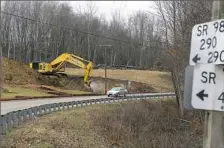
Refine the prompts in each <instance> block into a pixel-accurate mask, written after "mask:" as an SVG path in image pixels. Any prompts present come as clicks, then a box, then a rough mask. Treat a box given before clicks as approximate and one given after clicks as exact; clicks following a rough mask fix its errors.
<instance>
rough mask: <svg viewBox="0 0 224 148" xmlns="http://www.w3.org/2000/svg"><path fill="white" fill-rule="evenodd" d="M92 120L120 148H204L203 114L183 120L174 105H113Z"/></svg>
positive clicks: (160, 102)
mask: <svg viewBox="0 0 224 148" xmlns="http://www.w3.org/2000/svg"><path fill="white" fill-rule="evenodd" d="M92 117H93V118H92V119H93V120H94V122H95V123H96V126H97V127H98V128H99V129H102V130H101V135H106V136H107V137H108V140H109V141H111V142H113V143H116V144H117V145H119V148H200V147H201V146H202V132H203V131H202V130H203V126H202V120H203V119H202V117H203V113H202V112H186V114H185V117H184V118H183V119H180V118H179V117H178V115H177V108H176V103H175V102H174V101H156V102H155V101H140V102H139V103H136V102H132V103H127V104H126V103H125V104H118V105H110V106H108V107H107V108H104V110H101V111H100V112H99V113H98V114H93V115H92Z"/></svg>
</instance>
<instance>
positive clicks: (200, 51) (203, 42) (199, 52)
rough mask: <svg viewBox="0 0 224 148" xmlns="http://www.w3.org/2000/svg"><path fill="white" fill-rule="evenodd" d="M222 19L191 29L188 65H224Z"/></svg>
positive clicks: (223, 24)
mask: <svg viewBox="0 0 224 148" xmlns="http://www.w3.org/2000/svg"><path fill="white" fill-rule="evenodd" d="M223 42H224V19H221V20H216V21H212V22H208V23H203V24H197V25H195V26H194V27H193V29H192V36H191V53H190V59H189V63H190V65H195V64H197V63H203V64H224V44H223Z"/></svg>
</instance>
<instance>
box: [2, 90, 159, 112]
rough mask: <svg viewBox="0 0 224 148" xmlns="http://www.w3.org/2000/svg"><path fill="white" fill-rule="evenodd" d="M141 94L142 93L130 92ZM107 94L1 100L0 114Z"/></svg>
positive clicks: (96, 97)
mask: <svg viewBox="0 0 224 148" xmlns="http://www.w3.org/2000/svg"><path fill="white" fill-rule="evenodd" d="M153 94H163V93H147V94H144V95H153ZM131 95H142V94H131ZM105 97H107V96H76V97H61V98H44V99H32V100H18V101H14V100H13V101H2V102H1V114H2V115H4V114H6V113H8V112H12V111H17V110H22V109H26V108H30V107H35V106H39V105H44V104H51V103H60V102H70V101H81V100H89V99H99V98H105Z"/></svg>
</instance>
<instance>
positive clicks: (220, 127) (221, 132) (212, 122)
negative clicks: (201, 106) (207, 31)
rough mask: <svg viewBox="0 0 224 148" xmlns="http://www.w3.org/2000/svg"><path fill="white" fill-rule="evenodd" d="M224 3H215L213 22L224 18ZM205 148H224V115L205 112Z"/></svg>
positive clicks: (216, 112) (215, 112)
mask: <svg viewBox="0 0 224 148" xmlns="http://www.w3.org/2000/svg"><path fill="white" fill-rule="evenodd" d="M223 11H224V1H214V2H213V6H212V20H217V19H221V18H224V15H223V14H224V13H223ZM203 148H224V113H223V112H218V111H206V112H205V125H204V139H203Z"/></svg>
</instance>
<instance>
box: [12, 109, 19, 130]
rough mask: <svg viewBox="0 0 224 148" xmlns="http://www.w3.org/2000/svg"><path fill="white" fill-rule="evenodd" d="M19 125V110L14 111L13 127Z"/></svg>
mask: <svg viewBox="0 0 224 148" xmlns="http://www.w3.org/2000/svg"><path fill="white" fill-rule="evenodd" d="M18 125H19V124H18V112H17V111H13V127H17V126H18Z"/></svg>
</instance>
